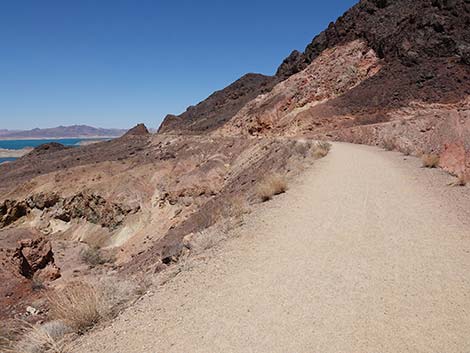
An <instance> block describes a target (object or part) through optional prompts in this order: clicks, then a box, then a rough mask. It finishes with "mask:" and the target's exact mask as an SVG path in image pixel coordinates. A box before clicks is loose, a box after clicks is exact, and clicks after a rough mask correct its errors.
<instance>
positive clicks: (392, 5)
mask: <svg viewBox="0 0 470 353" xmlns="http://www.w3.org/2000/svg"><path fill="white" fill-rule="evenodd" d="M469 28H470V3H469V2H468V1H466V0H452V1H450V0H415V1H409V0H362V1H360V2H359V3H358V4H357V5H356V6H354V7H353V8H351V9H350V10H349V11H347V12H346V13H345V14H344V15H343V16H341V17H340V18H339V19H338V20H337V21H336V22H335V23H330V25H329V26H328V28H327V29H326V30H325V31H323V32H322V33H320V34H319V35H318V36H316V37H315V38H314V39H313V41H312V43H310V44H309V45H308V46H307V48H306V49H305V52H304V53H303V54H299V53H296V54H295V55H294V56H292V55H291V56H290V57H289V58H288V59H286V61H287V62H284V63H283V64H282V65H281V66H280V68H279V70H278V72H277V76H279V77H281V78H287V77H289V76H291V75H292V74H295V73H296V72H298V71H299V69H300V70H301V69H303V68H305V67H306V66H307V65H308V64H310V63H311V62H312V61H313V60H314V59H315V58H316V57H318V55H320V53H321V52H322V51H323V50H325V49H326V48H331V47H334V46H336V45H338V44H342V43H346V42H350V41H353V40H356V39H363V40H365V41H366V42H367V44H368V45H369V46H370V47H371V48H372V49H374V50H375V51H376V53H377V54H378V55H379V56H380V57H382V58H385V59H386V60H388V61H393V60H398V61H399V62H401V63H402V64H404V65H416V64H418V63H421V62H423V61H425V60H426V59H429V58H439V57H452V56H455V57H461V58H462V61H463V62H466V61H467V63H468V43H470V30H469Z"/></svg>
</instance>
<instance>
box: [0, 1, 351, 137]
mask: <svg viewBox="0 0 470 353" xmlns="http://www.w3.org/2000/svg"><path fill="white" fill-rule="evenodd" d="M355 2H356V1H354V0H329V1H312V0H298V1H278V0H274V1H273V0H238V1H230V2H228V1H216V0H197V1H196V0H191V1H190V0H70V1H68V0H0V48H1V59H0V129H2V128H8V129H15V128H17V129H30V128H34V127H52V126H57V125H71V124H89V125H93V126H99V127H120V128H127V127H131V126H133V125H134V124H136V123H138V122H144V123H146V124H147V125H148V126H149V127H157V126H158V125H159V124H160V122H161V120H162V119H163V117H164V116H165V115H166V114H167V113H181V112H183V111H184V110H185V109H186V107H187V106H188V105H192V104H195V103H197V102H199V101H200V100H202V99H204V98H205V97H207V96H208V95H209V94H210V93H212V92H213V91H214V90H217V89H221V88H223V87H225V86H226V85H227V84H229V83H231V82H232V81H234V80H235V79H237V78H239V77H240V76H242V75H243V74H245V73H247V72H259V73H263V74H273V73H274V72H275V70H276V68H277V67H278V65H279V64H280V63H281V61H282V59H283V58H284V57H286V56H287V55H288V54H289V53H290V52H291V51H292V50H293V49H299V50H303V49H304V48H305V46H306V45H307V44H308V43H309V42H310V41H311V39H312V38H313V37H314V36H315V35H316V34H318V33H319V32H320V31H321V30H323V29H324V28H326V26H327V25H328V23H329V22H330V21H333V20H335V19H336V18H337V17H338V16H340V15H341V14H343V13H344V11H345V10H347V9H348V8H349V7H351V6H352V5H353V4H354V3H355Z"/></svg>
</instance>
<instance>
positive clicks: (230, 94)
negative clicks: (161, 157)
mask: <svg viewBox="0 0 470 353" xmlns="http://www.w3.org/2000/svg"><path fill="white" fill-rule="evenodd" d="M278 82H279V80H278V79H277V77H274V76H264V75H260V74H247V75H245V76H243V77H242V78H240V79H239V80H237V81H235V82H234V83H232V84H231V85H230V86H228V87H226V88H224V89H222V90H220V91H217V92H215V93H213V94H212V95H211V96H210V97H209V98H207V99H206V100H204V101H202V102H201V103H199V104H198V105H196V106H193V107H189V108H188V109H187V110H186V112H184V113H183V114H181V115H179V116H175V115H168V116H167V117H166V118H165V120H164V121H163V123H162V125H161V126H160V128H159V130H158V132H160V133H194V134H198V133H203V132H207V131H212V130H214V129H216V128H218V127H220V126H222V125H223V124H224V123H226V122H227V121H228V120H230V119H231V118H232V117H233V116H234V115H235V114H236V113H237V112H238V111H239V110H240V109H241V108H242V107H243V106H244V105H245V104H246V103H248V102H249V101H251V100H252V99H254V98H256V97H257V96H258V95H259V94H262V93H265V92H269V91H270V90H271V89H272V88H273V87H274V86H275V84H276V83H278Z"/></svg>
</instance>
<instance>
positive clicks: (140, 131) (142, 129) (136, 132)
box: [123, 124, 150, 137]
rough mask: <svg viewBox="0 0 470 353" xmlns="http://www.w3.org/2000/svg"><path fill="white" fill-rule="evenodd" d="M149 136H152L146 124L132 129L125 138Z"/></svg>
mask: <svg viewBox="0 0 470 353" xmlns="http://www.w3.org/2000/svg"><path fill="white" fill-rule="evenodd" d="M147 135H150V132H149V131H148V129H147V127H146V126H145V125H144V124H138V125H136V126H134V127H133V128H132V129H130V130H129V131H128V132H126V133H125V134H124V135H123V137H129V136H147Z"/></svg>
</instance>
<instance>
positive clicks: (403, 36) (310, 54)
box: [159, 0, 470, 134]
mask: <svg viewBox="0 0 470 353" xmlns="http://www.w3.org/2000/svg"><path fill="white" fill-rule="evenodd" d="M469 28H470V3H469V2H468V0H416V1H409V0H362V1H360V2H359V3H358V4H357V5H355V6H354V7H352V8H351V9H350V10H348V11H347V12H346V13H345V14H344V15H343V16H341V17H340V18H339V19H338V20H337V21H336V22H334V23H333V22H331V23H330V25H329V26H328V28H327V29H326V30H325V31H323V32H322V33H320V34H319V35H318V36H316V37H315V38H314V39H313V41H312V42H311V43H310V44H309V45H308V46H307V48H306V49H305V51H304V52H303V53H301V52H299V51H293V52H292V53H291V54H290V56H289V57H287V58H286V59H285V60H284V61H283V63H282V64H281V65H280V67H279V68H278V70H277V72H276V75H275V76H273V77H266V76H262V75H247V76H244V77H242V78H241V79H240V80H238V81H236V82H235V83H234V84H232V85H230V86H228V87H227V88H225V89H223V90H221V91H219V92H216V93H214V94H213V95H212V96H210V97H209V98H207V99H206V100H204V101H203V102H201V103H199V104H198V105H197V106H196V107H190V108H189V109H188V110H187V111H186V112H185V113H183V114H181V115H179V116H175V115H168V116H167V117H166V118H165V120H164V122H163V123H162V125H161V127H160V130H159V132H172V133H185V134H188V133H193V134H200V133H204V132H207V131H212V130H214V129H217V128H219V127H220V126H222V125H224V124H225V123H226V122H227V121H229V120H231V118H233V117H234V116H235V115H236V113H237V112H238V111H239V110H240V109H241V108H242V107H243V106H244V105H245V104H246V103H248V102H249V101H250V100H252V99H253V98H255V97H256V96H258V95H260V94H262V93H266V92H268V91H270V90H271V89H272V87H273V86H274V85H275V84H277V83H279V82H281V81H283V80H285V79H287V78H288V77H290V76H292V75H294V74H296V73H298V72H300V71H302V70H303V69H305V68H306V67H307V66H308V65H309V64H310V63H312V61H313V60H314V59H315V58H317V57H318V56H319V55H320V54H321V53H322V52H323V51H324V50H325V49H327V48H332V47H335V46H337V45H340V44H345V43H348V42H352V41H354V40H363V41H365V42H366V43H367V45H368V46H369V47H370V48H372V49H374V51H375V52H376V53H377V55H378V56H379V57H380V58H381V59H384V60H385V61H386V62H387V66H386V67H385V68H384V73H383V74H382V77H380V80H381V81H382V80H388V79H391V80H393V79H396V80H401V77H400V76H402V77H403V81H404V82H405V85H406V86H407V87H405V92H408V91H410V89H414V90H415V91H416V92H417V91H418V89H420V88H421V87H414V86H410V85H414V84H415V83H416V82H417V81H419V80H420V75H422V74H423V72H426V71H427V72H429V73H432V74H433V75H434V76H436V77H437V79H436V80H434V81H435V82H432V84H433V87H431V88H432V89H431V90H428V91H426V92H423V94H421V95H420V96H419V97H418V94H407V95H408V97H404V98H403V99H398V100H397V102H396V103H398V104H400V103H401V101H404V100H407V101H409V100H410V99H416V98H420V99H421V98H422V97H425V96H426V95H429V94H433V93H432V92H431V91H433V90H434V91H436V90H442V89H444V90H445V91H446V92H448V91H450V90H454V89H457V87H456V86H457V85H458V83H455V82H456V76H459V75H460V76H462V75H461V74H460V73H458V75H453V76H451V77H450V78H447V77H446V76H449V75H451V74H449V73H448V72H445V67H446V65H447V63H446V62H439V59H442V58H454V59H455V60H456V61H457V62H460V63H461V64H465V65H468V64H469V63H470V44H469V43H470V30H469ZM433 60H434V61H436V60H437V61H438V62H433ZM407 68H410V70H407ZM416 68H418V70H417V69H416ZM415 71H416V72H415ZM456 72H457V71H456ZM428 77H430V76H428ZM449 85H451V86H449ZM382 86H383V82H380V87H379V92H380V90H381V89H380V88H381V87H382ZM402 86H403V85H402ZM377 88H378V87H375V86H373V87H372V86H371V89H370V90H369V91H371V92H377ZM396 90H398V91H400V92H402V91H403V88H401V87H398V84H396V85H395V86H393V87H391V88H390V89H388V90H387V93H386V95H390V94H392V95H393V94H394V91H396ZM365 91H367V87H366V89H365V90H364V92H365ZM389 91H391V92H389ZM361 95H362V94H361ZM433 95H434V96H435V94H433ZM438 96H439V95H438ZM399 98H400V97H399ZM433 98H434V99H435V98H439V97H433ZM384 99H385V98H384ZM384 99H382V100H380V101H379V102H378V106H382V105H383V103H384V102H383V100H384Z"/></svg>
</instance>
